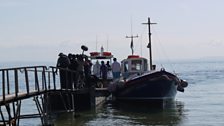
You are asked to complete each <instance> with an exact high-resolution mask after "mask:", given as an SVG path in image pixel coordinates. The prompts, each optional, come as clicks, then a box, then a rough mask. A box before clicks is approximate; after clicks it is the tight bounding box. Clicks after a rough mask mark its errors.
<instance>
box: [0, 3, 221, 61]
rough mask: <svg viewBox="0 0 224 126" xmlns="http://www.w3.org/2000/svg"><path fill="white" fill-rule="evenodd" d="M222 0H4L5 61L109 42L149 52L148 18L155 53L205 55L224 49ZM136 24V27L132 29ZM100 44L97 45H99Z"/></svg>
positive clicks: (120, 49) (116, 50) (50, 56)
mask: <svg viewBox="0 0 224 126" xmlns="http://www.w3.org/2000/svg"><path fill="white" fill-rule="evenodd" d="M223 6H224V1H223V0H0V59H1V61H0V62H14V61H43V62H44V61H50V62H54V61H56V59H57V55H58V53H59V52H64V53H81V49H80V46H81V45H83V44H84V45H86V46H88V47H89V51H88V52H87V53H89V52H91V51H96V49H97V50H99V49H100V47H101V46H104V48H105V50H109V51H112V52H113V54H114V55H115V57H117V58H118V59H120V60H121V59H123V58H125V57H126V56H127V55H128V54H130V53H131V49H130V48H129V47H130V39H127V38H125V36H126V35H131V31H132V33H133V35H137V34H138V36H139V37H138V38H136V39H134V48H135V54H139V55H142V56H145V57H148V50H147V48H145V47H146V45H147V42H148V38H147V34H148V33H147V26H145V25H142V24H141V23H144V22H147V18H148V17H150V18H151V21H152V22H156V23H157V24H156V25H153V26H152V41H153V44H152V46H153V52H154V53H153V57H154V59H156V60H160V59H171V60H172V59H179V60H182V59H189V60H190V59H198V58H199V59H200V58H204V57H221V56H223V54H224V49H223V47H224V43H223V42H224V14H223V12H224V8H223ZM131 29H132V30H131ZM96 45H97V46H96Z"/></svg>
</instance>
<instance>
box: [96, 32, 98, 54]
mask: <svg viewBox="0 0 224 126" xmlns="http://www.w3.org/2000/svg"><path fill="white" fill-rule="evenodd" d="M97 45H98V39H97V35H96V51H97Z"/></svg>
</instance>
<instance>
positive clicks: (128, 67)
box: [121, 55, 148, 78]
mask: <svg viewBox="0 0 224 126" xmlns="http://www.w3.org/2000/svg"><path fill="white" fill-rule="evenodd" d="M146 71H148V63H147V59H145V58H142V57H140V56H138V55H130V56H128V58H127V59H124V60H122V61H121V73H122V76H123V77H125V78H127V77H128V76H130V75H133V74H143V73H144V72H146Z"/></svg>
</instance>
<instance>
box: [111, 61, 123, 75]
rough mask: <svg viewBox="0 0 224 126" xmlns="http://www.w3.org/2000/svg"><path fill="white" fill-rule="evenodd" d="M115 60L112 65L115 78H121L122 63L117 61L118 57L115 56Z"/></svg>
mask: <svg viewBox="0 0 224 126" xmlns="http://www.w3.org/2000/svg"><path fill="white" fill-rule="evenodd" d="M113 61H114V62H113V63H112V66H111V69H112V73H113V79H118V78H120V74H121V65H120V63H118V62H117V58H114V59H113Z"/></svg>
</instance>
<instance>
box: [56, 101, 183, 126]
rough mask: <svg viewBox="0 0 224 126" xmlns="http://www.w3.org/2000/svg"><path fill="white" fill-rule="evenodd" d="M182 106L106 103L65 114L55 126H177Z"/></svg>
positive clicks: (180, 122) (173, 103)
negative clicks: (94, 107)
mask: <svg viewBox="0 0 224 126" xmlns="http://www.w3.org/2000/svg"><path fill="white" fill-rule="evenodd" d="M184 117H185V114H184V104H183V103H182V102H179V101H173V102H169V103H168V104H165V105H164V106H163V107H162V108H161V107H158V106H157V107H155V106H147V105H140V104H130V103H127V104H126V103H107V104H104V105H102V106H101V107H99V108H96V109H95V110H91V111H85V112H80V113H76V116H75V117H74V114H72V113H69V114H68V113H65V114H62V115H60V116H59V117H58V118H57V119H56V121H55V126H60V125H75V126H99V125H102V126H111V125H128V126H134V125H141V126H144V125H146V126H148V125H160V126H163V125H165V126H167V125H168V126H169V125H170V126H171V125H172V126H179V125H182V124H183V120H184Z"/></svg>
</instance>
